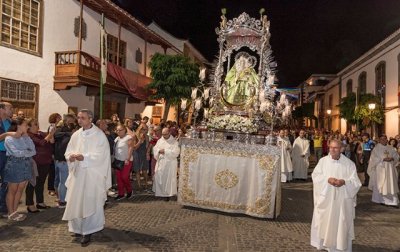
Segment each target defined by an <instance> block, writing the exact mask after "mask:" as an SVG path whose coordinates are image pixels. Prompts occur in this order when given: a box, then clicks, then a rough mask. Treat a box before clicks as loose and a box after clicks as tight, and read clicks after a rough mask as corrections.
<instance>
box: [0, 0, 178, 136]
mask: <svg viewBox="0 0 400 252" xmlns="http://www.w3.org/2000/svg"><path fill="white" fill-rule="evenodd" d="M0 3H1V9H0V11H1V16H0V25H1V36H0V59H1V60H0V85H1V97H0V99H1V101H9V102H11V103H12V104H13V105H14V107H15V108H16V109H17V110H22V111H24V112H25V114H26V116H28V117H35V118H38V120H39V123H40V125H41V126H42V128H45V127H47V125H48V116H49V115H50V114H51V113H55V112H57V113H59V114H61V115H63V114H66V113H68V112H76V111H78V110H80V109H83V108H87V109H91V110H94V111H95V113H98V111H99V77H100V72H99V62H98V57H99V56H98V55H99V53H100V21H101V14H102V13H104V14H105V17H106V18H105V28H106V31H107V33H108V34H109V35H108V57H109V60H110V61H111V62H112V63H114V70H115V71H116V72H118V73H122V72H123V73H126V74H127V75H126V76H128V77H129V78H130V79H129V80H128V81H127V82H129V83H128V84H129V85H130V89H129V90H128V89H127V88H126V87H124V86H122V85H121V83H120V82H118V80H120V79H118V78H115V77H116V75H115V74H114V75H112V74H111V75H110V77H107V84H106V85H105V96H104V97H105V98H104V118H107V117H109V116H110V115H111V114H113V113H118V114H119V116H120V117H134V115H138V114H141V115H142V116H145V115H147V116H149V117H151V116H152V111H151V108H152V107H149V108H150V109H145V108H146V105H147V104H146V102H145V101H146V100H145V99H143V95H139V93H137V94H138V95H137V97H136V93H135V92H139V91H137V90H136V91H135V89H136V88H137V87H140V88H142V89H143V86H145V85H146V84H148V83H149V82H150V81H151V79H150V78H149V76H150V70H149V69H148V68H147V63H148V62H149V60H150V58H151V56H152V55H153V54H155V53H156V52H159V53H166V54H181V53H182V51H180V50H179V49H177V48H176V47H175V46H173V45H172V44H171V43H170V42H168V41H167V40H165V39H163V38H162V37H161V36H160V35H158V34H157V33H155V32H154V31H152V30H150V29H149V28H147V27H146V26H145V25H144V24H142V23H140V22H139V21H138V20H137V19H135V18H134V17H132V16H131V15H130V14H128V13H127V12H126V11H124V10H123V9H121V8H119V7H118V6H117V5H115V4H114V3H112V2H111V1H110V0H97V1H95V0H81V1H77V0H0ZM80 20H82V22H80ZM81 24H82V25H81ZM81 26H82V29H80V27H81ZM124 76H125V75H124ZM109 78H110V79H109ZM122 78H123V77H122ZM141 91H143V90H141Z"/></svg>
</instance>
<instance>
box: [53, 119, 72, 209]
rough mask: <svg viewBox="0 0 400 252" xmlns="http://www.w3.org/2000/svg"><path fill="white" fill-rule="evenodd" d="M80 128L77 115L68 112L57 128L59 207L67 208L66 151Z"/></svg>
mask: <svg viewBox="0 0 400 252" xmlns="http://www.w3.org/2000/svg"><path fill="white" fill-rule="evenodd" d="M77 129H78V126H77V124H76V119H75V115H73V114H67V115H65V118H64V125H63V126H62V127H60V128H57V130H56V132H55V133H54V140H55V142H54V160H55V167H56V179H55V180H56V182H55V183H54V184H55V186H56V184H57V182H59V183H58V198H59V201H58V207H59V208H65V206H66V202H65V196H66V194H67V188H66V187H65V181H66V180H67V178H68V164H67V161H66V160H65V156H64V154H65V151H66V150H67V146H68V143H69V140H70V138H71V136H72V134H73V133H74V132H75V131H76V130H77Z"/></svg>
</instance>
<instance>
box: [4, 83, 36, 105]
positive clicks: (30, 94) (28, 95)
mask: <svg viewBox="0 0 400 252" xmlns="http://www.w3.org/2000/svg"><path fill="white" fill-rule="evenodd" d="M0 81H1V82H0V87H1V100H2V101H3V100H4V101H10V102H12V101H19V102H36V84H33V83H27V82H21V81H15V80H8V79H0Z"/></svg>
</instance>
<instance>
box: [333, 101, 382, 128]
mask: <svg viewBox="0 0 400 252" xmlns="http://www.w3.org/2000/svg"><path fill="white" fill-rule="evenodd" d="M358 99H359V101H358V106H357V108H356V94H355V93H351V94H349V95H348V96H346V97H344V98H342V101H341V103H340V104H339V105H338V107H339V109H340V117H341V118H343V119H345V120H346V121H348V122H349V123H351V124H356V123H357V121H358V122H360V123H362V125H363V126H370V125H371V122H375V123H377V124H381V123H382V122H383V118H384V111H383V108H382V106H380V99H379V97H378V96H376V95H373V94H362V95H360V96H359V98H358ZM370 103H375V104H376V108H375V109H374V110H370V109H369V108H368V104H370Z"/></svg>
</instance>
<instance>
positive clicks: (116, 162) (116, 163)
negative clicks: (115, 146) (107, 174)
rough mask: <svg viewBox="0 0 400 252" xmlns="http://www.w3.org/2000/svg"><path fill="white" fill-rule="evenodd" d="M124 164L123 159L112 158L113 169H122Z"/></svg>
mask: <svg viewBox="0 0 400 252" xmlns="http://www.w3.org/2000/svg"><path fill="white" fill-rule="evenodd" d="M124 166H125V161H121V160H118V159H114V161H113V162H112V167H113V168H114V169H117V170H122V169H124Z"/></svg>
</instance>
